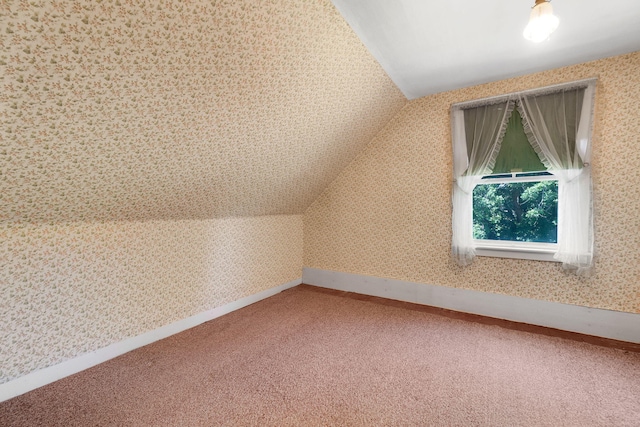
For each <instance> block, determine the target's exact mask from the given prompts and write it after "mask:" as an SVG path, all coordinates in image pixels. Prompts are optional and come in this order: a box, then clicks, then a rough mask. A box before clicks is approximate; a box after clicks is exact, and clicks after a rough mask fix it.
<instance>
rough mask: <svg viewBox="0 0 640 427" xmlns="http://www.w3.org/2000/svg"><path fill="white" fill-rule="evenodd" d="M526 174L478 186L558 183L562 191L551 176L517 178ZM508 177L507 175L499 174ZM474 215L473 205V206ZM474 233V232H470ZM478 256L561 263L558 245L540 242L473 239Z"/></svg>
mask: <svg viewBox="0 0 640 427" xmlns="http://www.w3.org/2000/svg"><path fill="white" fill-rule="evenodd" d="M523 173H524V174H526V173H527V172H512V173H511V177H509V178H507V177H501V178H491V179H487V180H482V181H481V182H478V183H477V184H476V186H477V185H485V184H503V183H516V182H539V181H556V182H557V183H558V193H560V192H561V191H562V184H561V182H560V181H558V178H557V177H556V176H554V175H553V174H551V175H534V176H531V175H530V176H517V175H518V174H523ZM497 175H507V174H497ZM474 188H475V187H474ZM471 210H472V212H471V213H472V215H473V204H472V205H471ZM470 232H471V233H473V230H470ZM560 238H561V236H560V234H559V233H558V236H557V241H558V242H560ZM473 242H474V245H475V251H476V255H477V256H485V257H497V258H516V259H530V260H536V261H553V262H560V261H558V260H556V259H555V258H554V255H555V254H556V252H557V251H558V243H539V242H519V241H514V240H485V239H473Z"/></svg>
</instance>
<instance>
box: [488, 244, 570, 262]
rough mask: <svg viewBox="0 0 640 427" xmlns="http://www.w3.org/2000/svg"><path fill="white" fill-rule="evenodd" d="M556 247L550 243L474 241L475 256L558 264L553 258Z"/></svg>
mask: <svg viewBox="0 0 640 427" xmlns="http://www.w3.org/2000/svg"><path fill="white" fill-rule="evenodd" d="M557 246H558V245H556V244H552V243H522V242H513V243H511V242H494V241H480V240H476V255H477V256H487V257H497V258H515V259H529V260H535V261H551V262H560V261H558V260H557V259H554V258H553V256H554V255H555V254H556V251H557Z"/></svg>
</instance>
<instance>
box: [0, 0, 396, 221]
mask: <svg viewBox="0 0 640 427" xmlns="http://www.w3.org/2000/svg"><path fill="white" fill-rule="evenodd" d="M0 73H1V74H0V83H1V85H2V91H1V92H0V105H1V107H0V123H1V126H2V128H1V129H0V220H1V221H18V222H20V221H29V222H56V221H77V220H82V221H94V220H149V219H183V218H210V217H222V216H255V215H266V214H289V213H301V212H302V211H303V210H304V209H305V208H306V207H307V206H308V205H309V204H310V203H311V202H312V201H313V200H314V199H315V198H316V197H317V195H318V194H319V193H320V192H321V191H322V190H323V189H324V188H325V187H326V185H327V184H328V183H329V182H330V181H331V180H333V179H334V178H335V176H336V175H337V174H338V172H339V171H340V170H341V169H342V168H343V167H344V166H345V165H346V164H347V163H348V162H349V161H350V160H351V159H352V158H353V157H354V156H355V154H356V153H357V152H358V151H359V150H360V149H361V148H362V147H363V146H364V145H365V144H366V143H367V142H368V141H369V140H371V138H372V137H373V136H374V135H375V134H376V132H377V131H378V130H379V129H380V128H381V127H382V126H383V125H384V124H385V123H386V122H387V121H388V120H389V119H390V118H391V117H392V116H393V115H394V114H395V113H396V112H397V111H398V110H399V109H400V108H401V107H402V106H403V105H404V104H405V103H406V102H407V100H406V98H405V97H404V96H403V95H402V93H401V92H400V91H399V90H398V89H397V87H396V86H395V85H394V84H393V82H392V81H391V80H390V79H389V77H388V76H387V75H386V73H385V72H384V71H383V69H382V68H381V67H380V66H379V65H378V63H377V62H376V60H375V59H374V58H373V57H372V56H371V55H370V54H369V52H368V51H367V49H366V48H365V47H364V46H363V45H362V43H361V41H360V40H359V39H358V37H357V36H356V35H355V34H354V33H353V31H352V30H351V29H350V27H349V26H348V24H347V23H346V22H345V21H344V19H343V18H342V17H341V16H340V14H339V13H338V12H337V10H336V9H335V8H334V6H333V5H332V4H331V2H330V1H329V0H321V1H301V0H264V1H258V0H210V1H204V0H192V1H184V2H182V1H177V0H175V1H173V0H168V1H167V0H165V1H146V2H137V1H128V0H103V1H90V0H76V1H71V0H69V1H67V0H59V1H38V0H36V1H29V2H28V1H3V2H1V3H0Z"/></svg>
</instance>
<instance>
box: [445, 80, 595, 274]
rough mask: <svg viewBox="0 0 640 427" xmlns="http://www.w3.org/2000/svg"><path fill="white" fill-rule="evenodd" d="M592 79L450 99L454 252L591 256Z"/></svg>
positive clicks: (585, 265) (574, 259)
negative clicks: (481, 97)
mask: <svg viewBox="0 0 640 427" xmlns="http://www.w3.org/2000/svg"><path fill="white" fill-rule="evenodd" d="M594 95H595V80H594V79H592V80H584V81H581V82H573V83H568V84H563V85H557V86H553V87H547V88H542V89H536V90H533V91H526V92H520V93H514V94H508V95H503V96H498V97H493V98H489V99H485V100H477V101H470V102H465V103H460V104H455V105H453V106H452V109H451V121H452V140H453V175H454V176H453V177H454V185H453V212H452V230H453V235H452V245H451V248H452V255H453V257H454V259H455V260H456V261H457V262H458V263H459V264H460V265H463V266H464V265H467V264H469V263H470V262H472V261H473V259H474V258H475V256H476V255H481V256H500V257H515V258H525V259H539V260H550V261H558V262H562V263H563V264H564V266H565V267H567V268H570V269H575V270H576V271H577V273H579V274H580V273H582V272H586V271H588V270H589V269H590V268H591V266H592V263H593V214H592V202H591V199H592V195H591V169H590V165H589V163H590V155H591V124H592V121H593V118H592V114H593V100H594Z"/></svg>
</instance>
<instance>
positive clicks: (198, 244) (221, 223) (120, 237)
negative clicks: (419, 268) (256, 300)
mask: <svg viewBox="0 0 640 427" xmlns="http://www.w3.org/2000/svg"><path fill="white" fill-rule="evenodd" d="M0 265H1V266H2V268H0V284H1V286H0V301H2V310H1V311H0V338H1V339H0V383H4V382H6V381H9V380H11V379H13V378H16V377H18V376H21V375H24V374H26V373H29V372H31V371H34V370H36V369H39V368H44V367H47V366H51V365H55V364H57V363H60V362H62V361H64V360H66V359H69V358H72V357H75V356H78V355H80V354H83V353H86V352H89V351H92V350H97V349H99V348H102V347H105V346H107V345H109V344H112V343H114V342H118V341H122V340H124V339H126V338H129V337H133V336H136V335H140V334H142V333H144V332H147V331H149V330H152V329H155V328H158V327H160V326H164V325H167V324H169V323H171V322H174V321H177V320H181V319H184V318H187V317H189V316H191V315H194V314H197V313H200V312H203V311H206V310H209V309H212V308H215V307H218V306H221V305H223V304H226V303H229V302H231V301H235V300H238V299H240V298H243V297H245V296H248V295H252V294H255V293H257V292H260V291H262V290H265V289H269V288H272V287H274V286H278V285H281V284H284V283H287V282H289V281H291V280H295V279H297V278H299V277H300V276H301V271H302V270H301V269H302V216H301V215H277V216H264V217H256V218H227V219H211V220H182V221H146V222H95V223H88V222H75V223H65V224H63V223H56V224H49V225H45V224H37V225H36V224H10V225H7V224H0Z"/></svg>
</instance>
